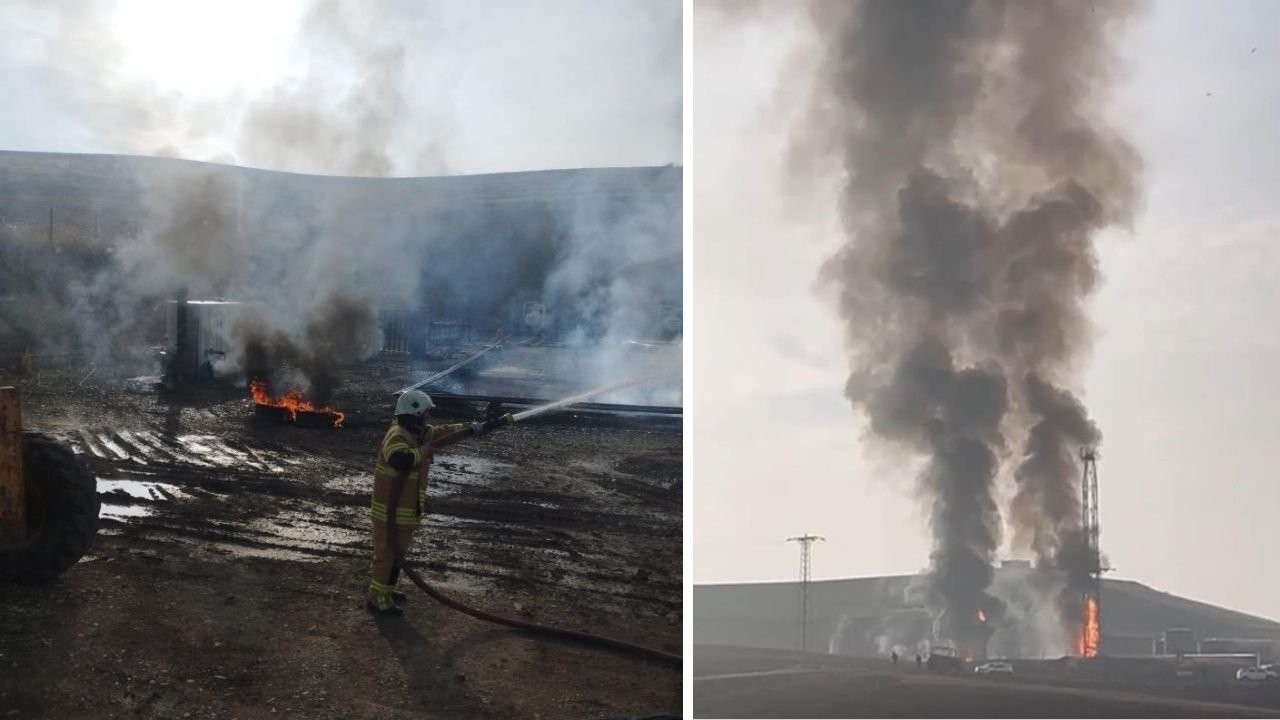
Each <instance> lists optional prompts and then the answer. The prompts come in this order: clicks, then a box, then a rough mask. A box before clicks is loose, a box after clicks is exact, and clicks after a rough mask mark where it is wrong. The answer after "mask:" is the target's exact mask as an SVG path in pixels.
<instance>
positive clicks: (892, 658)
mask: <svg viewBox="0 0 1280 720" xmlns="http://www.w3.org/2000/svg"><path fill="white" fill-rule="evenodd" d="M889 662H891V663H893V666H894V667H898V651H897V650H894V651H893V652H891V653H889Z"/></svg>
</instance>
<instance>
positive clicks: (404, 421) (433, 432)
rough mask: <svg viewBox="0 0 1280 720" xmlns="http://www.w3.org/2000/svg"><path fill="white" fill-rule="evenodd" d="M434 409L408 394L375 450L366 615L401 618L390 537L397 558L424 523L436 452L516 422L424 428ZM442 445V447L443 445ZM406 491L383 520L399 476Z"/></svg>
mask: <svg viewBox="0 0 1280 720" xmlns="http://www.w3.org/2000/svg"><path fill="white" fill-rule="evenodd" d="M434 407H435V404H434V403H433V402H431V397H430V396H429V395H427V394H426V393H424V392H422V391H421V390H410V391H409V392H406V393H404V394H403V395H401V396H400V399H399V400H397V401H396V418H395V421H394V422H392V424H391V427H390V428H388V429H387V434H386V435H385V436H383V438H382V445H381V446H380V447H379V448H378V458H377V462H376V464H375V466H374V473H373V500H372V503H371V505H370V509H369V514H370V516H371V517H372V519H373V568H372V570H371V572H370V576H369V597H368V600H367V602H366V606H367V607H368V609H369V610H370V611H371V612H373V613H375V614H379V615H399V614H401V613H402V612H403V610H402V609H401V604H402V603H403V602H404V599H405V597H404V594H403V593H400V592H397V591H396V589H395V588H396V581H397V580H398V579H399V577H400V564H399V563H398V562H396V558H395V556H394V554H393V551H392V549H391V542H390V537H389V533H390V532H395V533H396V539H397V545H398V546H399V548H400V552H401V554H404V553H407V552H408V549H409V543H410V542H411V541H412V540H413V533H414V531H415V530H417V529H418V524H419V523H420V522H421V521H422V513H423V507H424V506H425V505H426V500H427V471H428V470H429V469H430V468H431V461H432V459H433V457H432V456H433V454H434V452H435V451H436V450H438V449H440V448H441V447H445V446H447V445H452V444H453V443H455V442H458V441H459V440H464V439H466V438H468V437H476V436H479V435H483V434H484V433H485V432H488V431H489V430H491V429H493V428H494V427H496V426H498V425H505V424H509V423H511V422H514V419H513V418H512V416H511V415H510V414H507V415H503V416H502V417H500V418H498V419H496V420H490V421H488V422H484V423H479V422H473V423H455V424H451V425H428V424H427V413H429V412H430V411H431V409H432V408H434ZM442 440H443V441H444V442H443V444H442V443H441V441H442ZM401 474H403V475H405V476H406V479H405V482H404V487H403V489H402V490H401V492H400V497H399V498H397V500H396V510H395V514H396V516H395V517H394V518H388V517H387V511H388V508H389V506H390V503H389V501H390V499H391V488H392V485H393V484H394V483H395V480H396V478H397V477H398V476H399V475H401Z"/></svg>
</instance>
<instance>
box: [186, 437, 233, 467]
mask: <svg viewBox="0 0 1280 720" xmlns="http://www.w3.org/2000/svg"><path fill="white" fill-rule="evenodd" d="M177 440H178V442H180V443H182V445H183V446H184V447H186V448H187V449H188V450H190V451H191V452H193V453H195V454H197V455H199V456H201V457H203V458H204V459H205V460H207V461H210V462H213V463H216V464H218V465H223V466H230V465H235V464H236V459H235V458H234V457H232V456H231V455H230V454H228V453H227V452H226V451H225V448H224V447H222V443H220V442H218V439H217V438H216V437H214V436H212V435H179V436H178V438H177Z"/></svg>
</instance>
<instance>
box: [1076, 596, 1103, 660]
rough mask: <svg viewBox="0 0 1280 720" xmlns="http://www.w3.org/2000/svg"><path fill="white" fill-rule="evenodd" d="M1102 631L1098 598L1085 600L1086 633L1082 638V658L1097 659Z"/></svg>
mask: <svg viewBox="0 0 1280 720" xmlns="http://www.w3.org/2000/svg"><path fill="white" fill-rule="evenodd" d="M1100 635H1101V630H1100V628H1099V627H1098V601H1097V599H1096V598H1091V597H1086V598H1085V600H1084V632H1082V633H1081V636H1080V656H1081V657H1087V658H1091V657H1097V656H1098V641H1099V639H1100Z"/></svg>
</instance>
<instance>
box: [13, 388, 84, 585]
mask: <svg viewBox="0 0 1280 720" xmlns="http://www.w3.org/2000/svg"><path fill="white" fill-rule="evenodd" d="M100 510H101V502H100V501H99V499H98V488H97V482H96V481H95V480H94V477H93V474H92V473H90V472H89V470H88V469H87V468H86V467H85V466H84V463H82V462H81V461H80V459H79V458H77V457H76V455H75V453H73V452H71V450H70V449H69V448H67V447H65V446H63V445H61V444H59V443H58V442H56V441H54V440H53V439H52V438H49V437H47V436H45V435H41V434H39V433H34V432H24V431H23V429H22V402H21V400H20V398H19V395H18V389H17V388H12V387H0V579H3V580H19V581H41V580H51V579H53V578H55V577H57V576H58V575H59V574H61V573H62V572H63V571H64V570H66V569H67V568H69V567H71V566H72V565H74V564H76V562H78V561H79V560H80V558H81V557H83V556H84V554H85V553H86V552H88V551H89V549H90V548H91V547H93V543H94V541H95V540H96V539H97V536H98V513H99V511H100Z"/></svg>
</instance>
